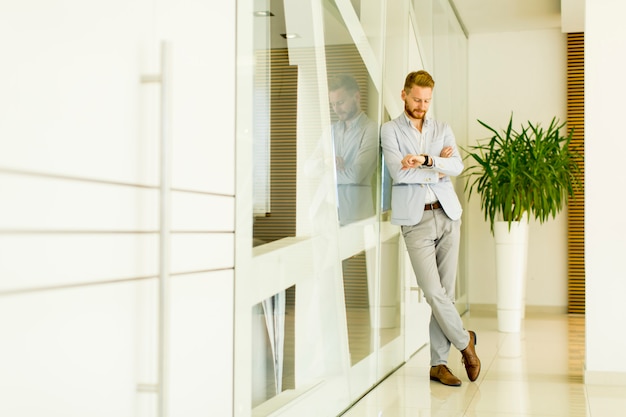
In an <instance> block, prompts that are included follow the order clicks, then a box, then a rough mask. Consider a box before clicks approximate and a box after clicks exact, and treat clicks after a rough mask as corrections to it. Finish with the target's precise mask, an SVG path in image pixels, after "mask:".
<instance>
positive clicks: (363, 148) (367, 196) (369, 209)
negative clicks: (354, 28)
mask: <svg viewBox="0 0 626 417" xmlns="http://www.w3.org/2000/svg"><path fill="white" fill-rule="evenodd" d="M328 90H329V93H328V96H329V101H330V105H331V106H332V108H333V111H334V112H335V114H336V115H337V118H338V119H339V120H338V121H337V122H335V123H334V124H333V126H332V138H333V147H334V151H335V166H336V170H337V195H338V205H339V223H340V224H341V225H344V224H348V223H351V222H354V221H357V220H361V219H364V218H367V217H370V216H372V215H374V213H375V206H374V201H375V198H374V194H373V191H372V181H373V176H374V173H375V171H376V161H377V157H378V127H377V126H376V123H374V121H372V120H371V119H370V118H369V117H367V115H366V114H365V113H364V112H363V111H362V110H361V91H360V89H359V85H358V83H357V82H356V80H355V79H354V77H352V76H351V75H347V74H342V75H337V76H335V77H332V78H331V79H330V80H329V86H328Z"/></svg>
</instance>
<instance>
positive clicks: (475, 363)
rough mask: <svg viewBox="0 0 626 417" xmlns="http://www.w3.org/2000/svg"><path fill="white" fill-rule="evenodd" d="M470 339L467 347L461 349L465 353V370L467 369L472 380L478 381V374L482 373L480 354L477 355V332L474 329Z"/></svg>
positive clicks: (470, 333)
mask: <svg viewBox="0 0 626 417" xmlns="http://www.w3.org/2000/svg"><path fill="white" fill-rule="evenodd" d="M468 333H469V336H470V341H469V344H468V345H467V347H466V348H465V349H464V350H462V351H461V354H462V355H463V364H464V365H465V370H466V371H467V377H468V378H469V380H470V381H476V378H478V374H480V359H478V355H476V349H475V346H476V333H475V332H473V331H471V330H470V331H469V332H468Z"/></svg>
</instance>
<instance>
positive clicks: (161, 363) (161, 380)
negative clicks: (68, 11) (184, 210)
mask: <svg viewBox="0 0 626 417" xmlns="http://www.w3.org/2000/svg"><path fill="white" fill-rule="evenodd" d="M160 52H161V61H160V66H161V68H160V70H161V73H160V74H150V75H143V76H142V77H141V83H142V84H149V83H159V84H160V87H161V88H160V106H159V113H160V115H159V117H160V126H159V130H160V131H159V148H160V156H159V289H158V290H159V291H158V292H159V299H158V358H157V368H158V370H157V377H158V383H157V385H156V392H157V396H158V399H157V415H158V417H167V415H168V398H169V391H168V388H169V387H168V381H169V372H168V371H169V351H168V341H169V317H170V310H169V309H170V305H169V301H170V300H169V279H170V239H171V233H170V232H171V225H170V216H171V215H170V213H171V211H170V207H171V203H170V194H171V190H172V185H171V178H172V172H171V171H172V168H171V124H170V115H171V110H170V103H171V99H170V94H171V91H170V89H171V80H172V78H171V68H170V62H171V57H170V56H171V46H170V45H169V43H168V42H167V41H162V42H161V51H160ZM149 386H150V385H149V384H148V385H146V384H142V387H143V388H144V389H145V388H146V387H149Z"/></svg>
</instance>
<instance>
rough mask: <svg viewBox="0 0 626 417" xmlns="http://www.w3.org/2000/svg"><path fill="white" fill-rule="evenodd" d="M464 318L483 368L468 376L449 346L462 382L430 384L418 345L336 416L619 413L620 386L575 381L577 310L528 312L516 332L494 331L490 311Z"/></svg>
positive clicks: (580, 341) (625, 407)
mask: <svg viewBox="0 0 626 417" xmlns="http://www.w3.org/2000/svg"><path fill="white" fill-rule="evenodd" d="M464 322H465V325H466V327H467V328H471V329H475V330H476V331H477V333H478V342H479V343H478V345H477V352H478V354H479V356H480V357H481V360H482V365H483V368H482V372H481V374H480V376H479V378H478V380H477V381H476V382H473V383H472V382H469V380H468V379H467V376H466V375H465V372H464V369H463V365H462V363H461V355H460V353H459V352H458V351H456V350H454V349H453V350H452V351H451V353H450V359H449V366H450V368H451V369H452V371H453V372H454V373H455V374H456V375H457V376H458V377H459V378H461V380H462V381H463V385H462V386H461V387H446V386H444V385H441V384H439V383H437V382H431V381H430V380H429V377H428V369H429V362H428V359H429V358H428V355H429V352H428V348H427V347H426V348H423V349H421V350H420V351H419V352H417V353H416V354H415V355H414V356H413V357H412V358H411V359H410V360H409V361H408V362H407V363H406V364H405V365H404V366H403V367H401V368H400V369H398V370H397V371H396V372H395V373H393V374H392V375H391V376H389V377H388V378H387V379H386V380H384V381H383V382H382V383H381V384H380V385H379V386H378V387H376V388H375V389H374V390H372V391H371V392H370V393H369V394H368V395H366V396H365V397H364V398H363V399H361V401H359V402H358V403H357V404H356V405H354V406H353V407H352V408H351V409H350V410H348V411H347V412H346V413H345V414H343V417H409V416H410V417H607V416H623V415H626V387H591V386H585V385H584V384H583V378H582V376H583V359H584V323H585V322H584V316H578V315H538V314H536V315H533V314H529V315H527V317H526V319H525V320H524V324H523V329H522V332H521V333H520V334H504V333H499V332H498V331H497V330H496V318H495V314H486V313H485V314H482V315H478V314H472V315H466V316H464ZM612 359H614V360H617V359H618V358H612Z"/></svg>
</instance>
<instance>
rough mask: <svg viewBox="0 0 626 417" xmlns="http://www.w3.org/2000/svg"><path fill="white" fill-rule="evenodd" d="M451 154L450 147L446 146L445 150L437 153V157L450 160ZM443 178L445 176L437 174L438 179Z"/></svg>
mask: <svg viewBox="0 0 626 417" xmlns="http://www.w3.org/2000/svg"><path fill="white" fill-rule="evenodd" d="M452 153H453V149H452V146H446V147H445V148H443V149H442V150H441V153H439V156H440V157H442V158H450V157H451V156H452ZM445 176H446V174H443V173H441V172H440V173H439V178H443V177H445Z"/></svg>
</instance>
